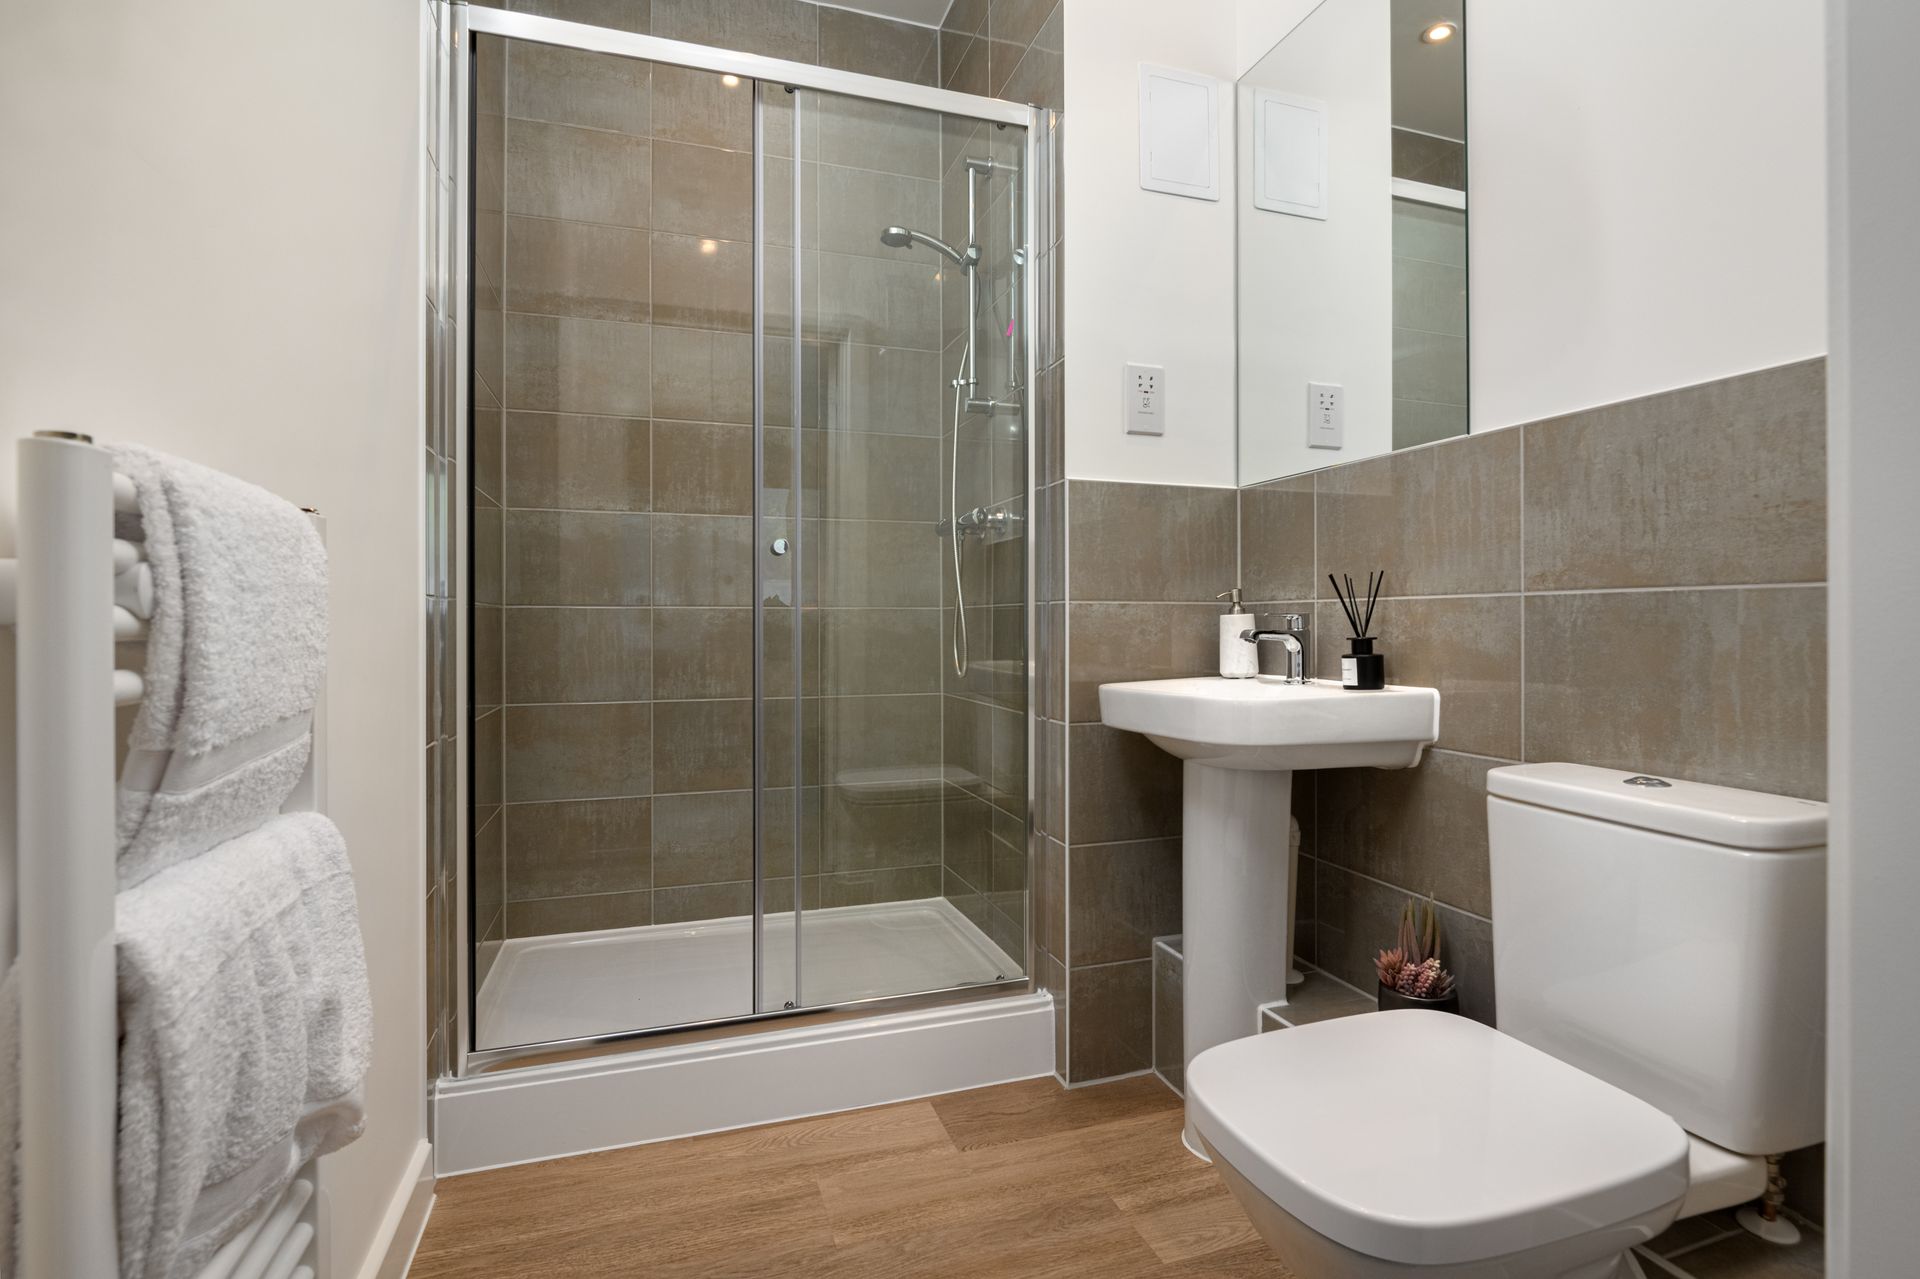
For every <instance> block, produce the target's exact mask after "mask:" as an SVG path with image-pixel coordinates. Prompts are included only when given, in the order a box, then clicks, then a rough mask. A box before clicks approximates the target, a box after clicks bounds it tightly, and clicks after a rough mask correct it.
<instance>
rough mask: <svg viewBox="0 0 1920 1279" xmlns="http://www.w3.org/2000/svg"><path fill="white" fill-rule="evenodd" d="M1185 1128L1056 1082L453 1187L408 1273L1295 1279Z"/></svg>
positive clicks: (1111, 1088)
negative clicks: (1196, 1154)
mask: <svg viewBox="0 0 1920 1279" xmlns="http://www.w3.org/2000/svg"><path fill="white" fill-rule="evenodd" d="M1180 1123H1181V1108H1180V1099H1179V1098H1178V1097H1176V1096H1174V1095H1173V1093H1171V1092H1170V1091H1168V1089H1167V1088H1166V1086H1165V1085H1164V1084H1162V1083H1160V1082H1159V1081H1158V1080H1156V1079H1153V1078H1151V1077H1142V1078H1135V1079H1124V1080H1119V1081H1117V1082H1114V1083H1110V1084H1101V1085H1097V1086H1095V1087H1091V1088H1081V1089H1074V1090H1071V1091H1069V1090H1067V1089H1063V1088H1061V1087H1060V1086H1059V1085H1058V1084H1056V1083H1055V1082H1054V1081H1053V1080H1051V1079H1042V1080H1033V1081H1028V1082H1026V1083H1019V1084H1006V1085H1002V1086H1000V1087H996V1088H982V1089H979V1090H976V1091H974V1092H964V1093H953V1094H950V1095H948V1096H944V1097H935V1098H932V1099H930V1100H926V1101H914V1102H904V1103H901V1104H899V1105H894V1106H882V1107H878V1108H876V1109H872V1110H859V1111H852V1112H849V1113H847V1114H840V1115H829V1116H826V1117H823V1118H820V1119H803V1120H797V1121H795V1122H793V1123H787V1124H778V1125H774V1126H772V1127H767V1128H752V1129H746V1130H743V1131H740V1132H730V1133H717V1134H714V1135H712V1136H708V1137H694V1138H689V1139H687V1140H685V1141H674V1142H663V1143H661V1144H658V1145H653V1146H638V1147H634V1148H632V1149H628V1150H615V1151H607V1152H605V1153H602V1154H596V1155H583V1156H580V1157H577V1158H573V1159H559V1160H553V1161H551V1162H548V1163H542V1164H529V1165H526V1166H524V1167H519V1168H505V1169H501V1170H499V1171H497V1172H487V1173H476V1174H474V1175H472V1176H467V1177H455V1178H451V1179H449V1180H447V1181H443V1182H441V1183H440V1187H439V1200H438V1203H437V1204H436V1206H435V1208H434V1211H433V1217H432V1219H431V1220H430V1221H429V1222H428V1224H427V1231H426V1236H425V1238H424V1239H423V1240H422V1241H421V1244H420V1251H419V1254H418V1256H416V1257H415V1259H414V1263H413V1269H412V1271H411V1272H410V1273H411V1274H412V1275H413V1276H414V1279H445V1277H447V1276H480V1275H486V1276H489V1279H519V1277H521V1276H526V1277H528V1279H533V1277H536V1276H537V1277H538V1279H555V1277H556V1276H568V1277H570V1279H572V1277H578V1279H598V1277H600V1276H629V1275H650V1276H651V1275H659V1276H678V1275H700V1276H733V1275H738V1276H758V1275H795V1276H832V1277H834V1279H867V1277H869V1276H885V1277H887V1279H896V1277H899V1279H909V1277H912V1276H935V1275H939V1276H956V1275H966V1276H982V1277H983V1279H985V1277H991V1276H1075V1275H1086V1276H1094V1275H1098V1276H1102V1277H1104V1279H1127V1277H1128V1276H1136V1275H1137V1276H1158V1277H1160V1279H1201V1277H1202V1276H1216V1277H1221V1276H1235V1277H1237V1276H1272V1277H1274V1279H1286V1276H1287V1274H1288V1272H1287V1270H1286V1269H1285V1268H1284V1267H1283V1266H1281V1265H1280V1263H1279V1262H1278V1261H1276V1260H1274V1259H1273V1257H1272V1254H1271V1253H1269V1252H1268V1251H1267V1248H1266V1245H1265V1244H1263V1243H1262V1242H1261V1241H1260V1238H1259V1236H1257V1235H1256V1234H1254V1232H1253V1227H1252V1226H1251V1225H1249V1224H1248V1223H1247V1219H1246V1218H1245V1217H1244V1216H1243V1215H1242V1214H1241V1212H1240V1210H1239V1208H1238V1207H1237V1206H1236V1205H1235V1204H1234V1202H1233V1200H1232V1198H1231V1197H1230V1196H1229V1195H1228V1193H1227V1190H1226V1187H1225V1186H1224V1185H1222V1183H1221V1181H1220V1178H1219V1176H1218V1175H1217V1174H1216V1173H1215V1172H1214V1171H1213V1169H1212V1168H1210V1167H1208V1166H1207V1165H1205V1164H1202V1163H1201V1162H1200V1161H1198V1160H1197V1159H1194V1158H1193V1157H1192V1156H1191V1155H1189V1154H1188V1153H1187V1152H1186V1150H1185V1149H1184V1148H1183V1147H1182V1146H1181V1145H1180Z"/></svg>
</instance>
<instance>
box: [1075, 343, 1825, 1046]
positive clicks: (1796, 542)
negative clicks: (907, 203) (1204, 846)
mask: <svg viewBox="0 0 1920 1279" xmlns="http://www.w3.org/2000/svg"><path fill="white" fill-rule="evenodd" d="M1824 396H1825V387H1824V364H1823V363H1822V362H1821V361H1812V362H1808V363H1804V364H1796V365H1789V366H1786V367H1783V368H1778V369H1771V370H1767V371H1764V372H1760V373H1754V374H1750V375H1746V376H1742V377H1735V378H1729V379H1726V380H1724V381H1720V382H1714V383H1709V384H1706V385H1703V386H1698V387H1690V388H1687V389H1684V390H1680V391H1674V392H1670V393H1667V394H1663V395H1657V396H1652V397H1649V398H1647V399H1643V400H1635V401H1631V402H1628V403H1624V404H1617V405H1611V406H1608V407H1604V408H1599V409H1594V410H1591V411H1588V412H1584V413H1579V414H1574V415H1571V416H1569V417H1564V418H1557V419H1553V420H1550V421H1545V422H1537V423H1532V424H1529V425H1527V426H1524V427H1521V428H1518V429H1513V430H1502V431H1493V432H1489V433H1485V434H1481V435H1472V436H1463V437H1461V438H1459V439H1454V440H1448V441H1445V442H1442V443H1439V444H1435V445H1430V446H1427V447H1425V448H1418V449H1412V450H1409V451H1406V452H1402V453H1397V454H1393V455H1390V456H1385V457H1379V458H1373V459H1370V460H1366V461H1360V462H1354V463H1350V464H1347V465H1344V466H1339V467H1335V468H1332V469H1330V470H1326V471H1321V472H1318V473H1317V474H1313V475H1307V476H1302V477H1299V478H1296V479H1291V480H1282V481H1276V482H1274V483H1270V484H1263V485H1257V486H1254V487H1250V488H1247V489H1244V490H1241V491H1240V492H1239V493H1238V494H1237V495H1236V494H1235V493H1234V492H1232V491H1231V490H1218V489H1196V488H1183V487H1173V486H1161V485H1122V484H1103V483H1094V482H1085V481H1073V482H1070V483H1068V484H1066V485H1065V486H1064V492H1063V494H1062V500H1063V501H1064V502H1065V504H1066V506H1067V510H1068V519H1067V521H1066V523H1065V526H1064V527H1065V532H1066V536H1067V537H1068V539H1069V541H1068V543H1067V545H1066V546H1065V547H1055V548H1054V549H1053V551H1052V556H1053V557H1055V560H1056V562H1057V561H1058V559H1060V558H1061V557H1064V558H1065V559H1067V560H1068V561H1070V563H1069V564H1068V568H1067V571H1066V574H1065V592H1064V595H1065V598H1064V602H1062V603H1058V604H1056V605H1054V607H1053V609H1052V613H1051V616H1052V622H1051V625H1050V639H1051V643H1052V647H1051V649H1050V652H1051V653H1052V659H1051V661H1050V663H1049V669H1050V670H1051V671H1053V672H1055V673H1058V674H1060V675H1062V676H1064V678H1062V679H1061V680H1060V681H1059V682H1058V683H1057V684H1055V685H1054V686H1053V688H1052V692H1053V695H1052V696H1051V697H1050V698H1049V699H1048V700H1047V701H1046V703H1045V704H1044V707H1043V710H1044V713H1045V715H1046V722H1045V724H1044V728H1045V730H1046V734H1047V740H1048V741H1049V742H1050V743H1052V745H1051V747H1050V750H1049V754H1048V759H1047V763H1048V769H1047V775H1046V778H1045V785H1044V791H1045V796H1046V800H1047V802H1045V803H1044V804H1043V806H1042V810H1041V811H1042V825H1043V827H1044V829H1045V832H1046V835H1047V839H1046V844H1045V847H1046V853H1045V857H1044V858H1043V861H1042V866H1043V869H1044V873H1043V876H1042V883H1041V888H1040V891H1039V893H1038V894H1037V897H1038V905H1039V910H1038V912H1037V915H1038V918H1039V919H1040V921H1041V922H1040V929H1041V932H1040V938H1041V941H1042V945H1043V948H1044V949H1045V951H1046V955H1047V956H1048V962H1050V963H1055V964H1058V965H1061V966H1063V967H1064V968H1066V969H1067V970H1068V973H1069V976H1068V979H1067V985H1066V989H1067V992H1068V998H1067V1000H1066V1006H1065V1016H1064V1019H1063V1020H1064V1022H1065V1035H1066V1042H1065V1044H1064V1045H1063V1055H1062V1061H1061V1068H1062V1072H1063V1074H1064V1075H1065V1076H1066V1077H1067V1078H1068V1079H1069V1081H1071V1082H1074V1083H1080V1082H1085V1081H1087V1080H1091V1079H1098V1078H1102V1077H1105V1076H1109V1075H1114V1074H1120V1073H1125V1072H1128V1071H1133V1070H1141V1069H1145V1068H1146V1067H1147V1065H1148V1064H1149V1057H1150V1053H1151V1048H1152V1044H1151V1006H1152V989H1151V980H1150V973H1151V964H1150V947H1151V940H1150V939H1151V938H1152V937H1153V936H1155V935H1156V934H1169V933H1176V932H1178V931H1180V880H1179V857H1180V845H1179V836H1180V767H1179V764H1178V762H1177V761H1176V760H1174V759H1173V758H1172V757H1171V756H1169V755H1166V754H1165V753H1164V752H1161V751H1159V750H1158V749H1156V748H1155V747H1153V746H1152V745H1151V744H1150V743H1148V742H1147V741H1146V740H1145V739H1144V738H1140V737H1138V736H1135V735H1133V734H1128V733H1118V732H1114V731H1111V730H1109V729H1106V728H1105V727H1103V726H1102V725H1101V724H1100V723H1099V706H1098V697H1097V689H1098V686H1099V685H1100V684H1101V683H1104V682H1108V681H1114V680H1122V679H1156V678H1170V677H1175V676H1181V675H1196V674H1208V673H1211V672H1213V671H1214V670H1215V669H1216V653H1215V639H1214V636H1215V631H1214V618H1215V616H1217V614H1218V611H1219V606H1218V605H1216V604H1214V603H1212V601H1211V596H1212V595H1213V594H1214V593H1215V592H1216V591H1217V590H1220V589H1224V587H1225V586H1227V585H1229V584H1231V583H1232V582H1233V580H1234V579H1235V545H1236V535H1237V542H1238V548H1239V574H1238V575H1239V580H1240V581H1241V582H1242V583H1243V584H1244V586H1245V588H1246V590H1247V594H1248V598H1249V599H1250V600H1252V601H1257V602H1256V603H1255V604H1254V605H1253V607H1255V608H1256V609H1258V610H1261V611H1265V612H1277V611H1281V610H1282V609H1284V610H1286V611H1292V612H1300V613H1308V614H1311V615H1312V617H1313V625H1314V631H1315V654H1316V666H1317V667H1318V670H1319V673H1320V674H1321V675H1322V676H1325V677H1329V678H1333V677H1337V675H1338V658H1339V654H1340V652H1341V651H1343V650H1342V646H1341V640H1342V639H1343V638H1344V636H1345V631H1344V630H1343V629H1342V624H1341V620H1340V618H1341V614H1340V608H1339V605H1338V604H1336V603H1334V602H1333V600H1332V596H1331V591H1330V590H1329V589H1328V588H1327V587H1326V585H1325V581H1326V578H1325V574H1326V573H1328V572H1351V573H1353V574H1354V575H1355V576H1356V577H1359V576H1361V575H1363V574H1364V573H1365V572H1366V571H1367V570H1369V569H1378V568H1384V569H1386V570H1387V573H1388V595H1387V596H1386V597H1385V598H1383V599H1382V600H1381V602H1380V606H1379V613H1378V616H1377V619H1376V628H1377V630H1378V631H1379V633H1380V634H1381V636H1382V641H1381V648H1382V651H1383V652H1385V653H1386V655H1387V670H1388V677H1389V678H1390V679H1393V680H1395V681H1398V682H1401V683H1411V684H1428V685H1432V686H1434V687H1437V688H1439V689H1440V690H1441V698H1442V702H1441V717H1440V720H1441V737H1440V741H1439V742H1438V744H1437V746H1436V747H1435V748H1434V749H1433V750H1431V751H1429V752H1428V753H1427V756H1426V759H1425V760H1424V761H1423V762H1422V764H1421V765H1420V766H1419V767H1418V768H1415V769H1411V770H1404V771H1380V770H1372V769H1354V770H1329V771H1324V772H1315V773H1299V774H1296V775H1295V778H1294V810H1295V816H1296V817H1297V818H1298V819H1299V820H1300V823H1301V827H1302V836H1303V843H1302V860H1301V865H1300V883H1299V893H1298V897H1299V901H1298V908H1299V916H1300V920H1299V931H1298V944H1297V948H1298V951H1299V953H1300V955H1301V956H1302V958H1304V959H1306V960H1308V961H1310V962H1313V963H1316V964H1318V965H1320V966H1321V967H1323V968H1325V969H1327V970H1328V971H1330V972H1332V973H1333V974H1334V975H1335V976H1337V977H1340V978H1341V979H1342V980H1344V981H1347V982H1350V983H1352V984H1354V985H1356V986H1359V987H1360V988H1362V989H1363V990H1364V989H1370V988H1371V986H1372V982H1373V977H1372V955H1373V952H1374V951H1375V950H1376V949H1378V948H1379V947H1380V946H1381V945H1383V944H1386V943H1387V942H1388V941H1389V940H1390V939H1391V937H1392V935H1393V932H1394V929H1395V927H1396V924H1397V920H1398V916H1399V912H1400V909H1401V907H1402V905H1403V904H1404V903H1405V902H1406V901H1407V900H1408V899H1409V898H1410V897H1412V896H1414V895H1425V894H1427V893H1432V894H1433V895H1434V896H1435V897H1436V898H1437V899H1438V901H1439V911H1440V915H1441V919H1442V927H1443V929H1444V933H1445V936H1446V947H1447V959H1448V962H1449V963H1450V964H1451V965H1452V966H1453V968H1454V970H1455V971H1456V973H1457V974H1458V976H1459V979H1460V985H1461V993H1462V1002H1463V1008H1464V1010H1465V1011H1466V1012H1467V1013H1469V1014H1470V1015H1472V1016H1476V1017H1479V1018H1481V1019H1483V1020H1491V1019H1492V1016H1493V1009H1494V991H1493V973H1492V923H1491V919H1490V913H1491V901H1490V889H1489V884H1488V874H1489V872H1488V857H1487V835H1486V790H1485V777H1486V773H1487V770H1488V769H1490V768H1494V767H1497V766H1499V765H1500V764H1503V763H1509V762H1514V761H1521V760H1567V761H1572V762H1576V763H1587V764H1595V765H1600V766H1605V767H1611V768H1622V769H1634V770H1640V771H1646V772H1649V773H1655V774H1661V773H1664V774H1670V775H1673V776H1678V777H1686V778H1691V779H1694V780H1699V781H1708V782H1715V783H1720V784H1724V785H1730V786H1742V787H1749V788H1753V789H1759V790H1768V791H1777V792H1780V793H1783V794H1788V795H1799V796H1809V797H1819V796H1821V795H1822V793H1823V787H1824V781H1825V719H1824V716H1825V681H1826V654H1825V602H1826V601H1825V594H1826V593H1825V590H1824V585H1823V583H1824V577H1825V545H1824V528H1825V506H1824V493H1825V466H1824V454H1823V448H1824V438H1825V434H1824V433H1825V420H1824ZM1236 499H1237V500H1236ZM1236 510H1237V518H1236ZM1063 641H1064V642H1063Z"/></svg>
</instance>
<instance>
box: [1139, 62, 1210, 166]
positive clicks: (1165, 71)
mask: <svg viewBox="0 0 1920 1279" xmlns="http://www.w3.org/2000/svg"><path fill="white" fill-rule="evenodd" d="M1140 185H1141V187H1142V188H1144V189H1145V190H1148V191H1164V192H1166V193H1167V194H1168V195H1184V196H1187V197H1188V198H1190V199H1194V200H1218V199H1219V198H1220V82H1219V81H1218V80H1216V79H1214V78H1213V77H1212V76H1208V75H1201V74H1200V73H1199V72H1197V71H1181V70H1179V69H1177V68H1175V67H1159V66H1154V65H1153V64H1151V63H1147V62H1143V63H1141V64H1140Z"/></svg>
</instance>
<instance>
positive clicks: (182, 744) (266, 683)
mask: <svg viewBox="0 0 1920 1279" xmlns="http://www.w3.org/2000/svg"><path fill="white" fill-rule="evenodd" d="M111 451H112V453H113V459H114V466H115V467H116V468H117V469H118V470H119V471H120V472H121V473H122V474H125V475H126V476H127V477H128V478H130V479H131V480H133V482H134V487H135V489H136V490H137V494H138V497H139V508H140V509H139V514H138V515H137V516H130V515H122V516H120V517H119V521H118V523H119V527H118V528H117V529H116V532H117V534H118V536H120V537H123V538H126V539H128V540H142V539H144V541H145V542H146V555H147V562H148V564H149V565H150V566H151V568H152V571H153V578H154V581H153V588H154V589H153V597H154V613H153V617H152V619H151V620H150V623H149V627H148V635H147V668H146V698H145V700H144V701H143V702H142V703H141V705H140V710H139V712H138V714H137V715H136V716H135V719H134V723H133V729H132V732H131V734H130V736H129V739H128V746H129V751H128V755H127V761H126V765H125V767H124V768H123V770H122V772H121V778H120V803H119V808H120V812H119V840H120V862H119V867H120V886H121V887H122V888H127V887H130V886H132V885H134V884H137V883H139V882H140V881H141V880H143V879H145V878H147V877H148V876H150V875H153V874H156V873H158V872H159V871H161V870H164V869H165V868H166V867H168V866H171V865H174V864H176V863H178V862H181V861H185V860H186V859H188V858H190V857H193V856H194V855H196V854H198V853H201V852H204V851H205V850H207V849H209V848H211V847H213V846H214V845H215V844H217V843H219V842H221V841H222V840H225V839H231V838H233V837H234V836H236V835H239V834H241V833H242V832H245V831H247V830H250V829H252V828H253V827H255V826H258V825H259V824H260V823H262V822H264V821H266V820H267V819H268V818H270V817H272V816H273V815H274V814H275V813H277V812H279V811H280V806H281V805H282V804H283V803H285V802H286V799H287V796H288V795H290V794H292V792H293V789H294V787H295V785H297V784H298V782H299V780H300V775H301V772H302V771H303V770H304V769H305V767H306V762H307V755H308V753H309V752H310V751H311V749H312V733H311V731H310V730H311V728H312V722H313V708H314V703H315V700H316V699H317V697H318V695H319V689H320V681H321V676H322V674H323V672H324V671H325V669H326V655H327V552H326V547H325V546H324V545H323V544H322V542H321V541H320V537H319V535H318V533H316V532H315V531H314V528H313V526H312V523H311V522H310V521H309V520H308V519H307V517H306V516H305V515H304V514H302V513H301V511H300V510H299V509H298V508H297V507H295V506H293V505H292V504H290V503H288V502H286V501H285V500H283V499H281V498H279V497H276V496H274V495H273V494H272V493H269V492H267V491H266V490H265V489H262V488H257V487H255V486H254V485H251V484H248V483H245V482H244V481H242V480H237V479H235V478H233V477H232V476H230V475H223V474H221V473H220V472H218V471H214V470H210V469H208V468H207V467H204V466H199V465H197V464H195V463H192V462H187V461H183V460H182V459H180V458H175V457H169V456H167V455H166V454H164V453H156V452H154V451H153V450H151V449H145V448H140V447H138V446H135V445H114V446H111Z"/></svg>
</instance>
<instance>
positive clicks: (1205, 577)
mask: <svg viewBox="0 0 1920 1279" xmlns="http://www.w3.org/2000/svg"><path fill="white" fill-rule="evenodd" d="M1067 509H1068V519H1069V521H1070V523H1071V529H1070V532H1069V536H1070V537H1071V538H1072V546H1073V556H1072V561H1071V580H1070V582H1069V583H1068V595H1069V598H1071V599H1073V600H1074V601H1076V602H1078V601H1081V600H1192V601H1204V600H1211V599H1212V598H1213V597H1214V596H1215V595H1217V594H1218V593H1219V592H1221V591H1224V590H1226V589H1227V588H1228V587H1230V586H1232V585H1233V584H1234V579H1235V577H1236V576H1237V574H1236V573H1235V569H1234V565H1235V550H1234V548H1235V545H1236V543H1237V540H1238V539H1237V530H1236V527H1235V525H1236V522H1237V511H1238V509H1239V503H1238V494H1237V493H1236V492H1235V491H1234V490H1233V489H1210V488H1189V487H1182V486H1175V485H1167V484H1110V483H1104V482H1100V481H1092V480H1075V481H1073V482H1072V483H1071V484H1070V485H1069V486H1068V496H1067Z"/></svg>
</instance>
